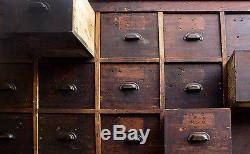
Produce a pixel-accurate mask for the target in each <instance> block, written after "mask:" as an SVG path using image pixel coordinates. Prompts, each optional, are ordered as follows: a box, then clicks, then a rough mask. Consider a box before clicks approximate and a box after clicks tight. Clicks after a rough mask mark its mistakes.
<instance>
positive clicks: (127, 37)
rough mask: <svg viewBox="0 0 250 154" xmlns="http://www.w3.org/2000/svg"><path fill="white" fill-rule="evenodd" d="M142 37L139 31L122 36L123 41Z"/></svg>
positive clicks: (136, 39)
mask: <svg viewBox="0 0 250 154" xmlns="http://www.w3.org/2000/svg"><path fill="white" fill-rule="evenodd" d="M141 38H142V36H141V34H139V33H127V34H126V35H125V37H124V39H125V41H138V40H140V39H141Z"/></svg>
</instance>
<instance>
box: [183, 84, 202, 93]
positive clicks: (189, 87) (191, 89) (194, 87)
mask: <svg viewBox="0 0 250 154" xmlns="http://www.w3.org/2000/svg"><path fill="white" fill-rule="evenodd" d="M185 90H186V91H187V92H200V91H202V90H203V87H202V85H201V84H199V83H188V84H187V85H186V87H185Z"/></svg>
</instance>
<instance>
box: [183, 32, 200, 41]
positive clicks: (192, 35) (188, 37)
mask: <svg viewBox="0 0 250 154" xmlns="http://www.w3.org/2000/svg"><path fill="white" fill-rule="evenodd" d="M183 39H184V40H185V41H203V36H202V35H201V34H199V33H187V34H186V35H185V36H184V37H183Z"/></svg>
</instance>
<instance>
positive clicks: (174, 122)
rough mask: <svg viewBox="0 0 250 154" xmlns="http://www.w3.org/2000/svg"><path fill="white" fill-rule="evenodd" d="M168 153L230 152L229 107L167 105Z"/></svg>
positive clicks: (166, 130)
mask: <svg viewBox="0 0 250 154" xmlns="http://www.w3.org/2000/svg"><path fill="white" fill-rule="evenodd" d="M164 118H165V120H164V122H165V128H164V129H165V131H164V133H165V135H164V137H165V138H164V141H165V154H182V153H187V154H198V153H206V154H215V153H216V154H231V153H232V148H231V144H232V142H231V139H232V138H231V112H230V109H212V108H210V109H208V108H207V109H199V110H197V109H168V110H165V114H164Z"/></svg>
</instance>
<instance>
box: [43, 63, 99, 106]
mask: <svg viewBox="0 0 250 154" xmlns="http://www.w3.org/2000/svg"><path fill="white" fill-rule="evenodd" d="M94 80H95V77H94V64H88V63H42V64H40V66H39V87H40V90H39V96H40V97H39V98H40V107H41V108H56V109H60V108H62V109H63V108H64V109H65V108H71V109H83V108H94V104H95V103H94V97H95V92H94V86H95V83H94Z"/></svg>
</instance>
